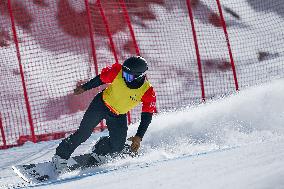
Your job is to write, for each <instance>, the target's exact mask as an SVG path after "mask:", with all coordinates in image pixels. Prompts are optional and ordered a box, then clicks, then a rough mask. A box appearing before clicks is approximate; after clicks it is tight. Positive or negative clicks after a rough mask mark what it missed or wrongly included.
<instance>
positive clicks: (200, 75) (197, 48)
mask: <svg viewBox="0 0 284 189" xmlns="http://www.w3.org/2000/svg"><path fill="white" fill-rule="evenodd" d="M186 4H187V9H188V13H189V18H190V22H191V28H192V35H193V40H194V46H195V52H196V58H197V65H198V74H199V81H200V86H201V98H202V101H203V102H204V101H205V89H204V81H203V75H202V66H201V59H200V53H199V47H198V41H197V35H196V31H195V26H194V19H193V13H192V8H191V4H190V0H186Z"/></svg>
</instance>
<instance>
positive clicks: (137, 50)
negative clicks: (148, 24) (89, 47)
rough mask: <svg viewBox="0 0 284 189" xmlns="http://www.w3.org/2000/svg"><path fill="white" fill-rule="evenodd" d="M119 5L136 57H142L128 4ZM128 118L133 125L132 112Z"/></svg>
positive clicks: (122, 1) (121, 0) (120, 0)
mask: <svg viewBox="0 0 284 189" xmlns="http://www.w3.org/2000/svg"><path fill="white" fill-rule="evenodd" d="M119 4H120V6H121V8H122V11H123V14H124V19H125V21H126V23H127V26H128V28H129V31H130V35H131V38H132V41H133V43H134V47H135V51H136V55H138V56H140V50H139V47H138V44H137V41H136V37H135V33H134V30H133V27H132V24H131V20H130V17H129V14H128V11H127V8H126V4H125V2H124V0H119ZM127 117H128V123H129V124H130V123H131V115H130V112H128V113H127Z"/></svg>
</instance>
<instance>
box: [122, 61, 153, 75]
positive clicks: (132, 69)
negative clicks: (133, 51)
mask: <svg viewBox="0 0 284 189" xmlns="http://www.w3.org/2000/svg"><path fill="white" fill-rule="evenodd" d="M122 70H123V71H124V72H127V73H129V74H132V75H135V76H140V75H142V74H144V73H145V72H146V71H147V70H148V66H147V61H146V60H145V59H144V58H143V57H141V56H132V57H130V58H128V59H126V60H125V61H124V63H123V65H122Z"/></svg>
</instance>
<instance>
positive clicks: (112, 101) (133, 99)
mask: <svg viewBox="0 0 284 189" xmlns="http://www.w3.org/2000/svg"><path fill="white" fill-rule="evenodd" d="M150 87H151V84H150V83H149V81H147V80H146V81H145V82H144V84H143V85H142V86H141V87H140V88H138V89H130V88H128V87H127V85H126V83H125V81H124V79H123V77H122V70H121V71H120V72H119V73H118V74H117V76H116V77H115V79H114V80H113V82H112V83H111V84H110V85H109V86H108V87H107V88H106V89H105V90H104V91H103V100H104V102H105V103H106V105H107V106H109V107H110V108H111V109H112V110H113V111H114V112H115V113H116V114H126V113H127V112H128V111H129V110H131V109H132V108H134V107H135V106H137V105H138V104H139V103H141V99H142V97H143V95H144V93H145V92H146V91H147V90H148V89H149V88H150Z"/></svg>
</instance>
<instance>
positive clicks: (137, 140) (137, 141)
mask: <svg viewBox="0 0 284 189" xmlns="http://www.w3.org/2000/svg"><path fill="white" fill-rule="evenodd" d="M127 140H128V141H132V144H131V150H132V152H137V151H138V149H139V148H140V142H141V141H142V139H141V138H140V137H139V136H132V137H130V138H128V139H127Z"/></svg>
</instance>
